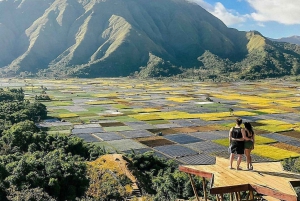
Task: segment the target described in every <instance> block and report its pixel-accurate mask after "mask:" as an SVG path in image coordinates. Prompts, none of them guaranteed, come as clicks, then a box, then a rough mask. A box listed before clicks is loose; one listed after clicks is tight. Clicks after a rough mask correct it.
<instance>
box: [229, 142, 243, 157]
mask: <svg viewBox="0 0 300 201" xmlns="http://www.w3.org/2000/svg"><path fill="white" fill-rule="evenodd" d="M231 153H233V154H244V142H243V141H233V142H232V143H231Z"/></svg>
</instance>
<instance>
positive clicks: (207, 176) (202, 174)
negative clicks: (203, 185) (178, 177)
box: [179, 166, 213, 179]
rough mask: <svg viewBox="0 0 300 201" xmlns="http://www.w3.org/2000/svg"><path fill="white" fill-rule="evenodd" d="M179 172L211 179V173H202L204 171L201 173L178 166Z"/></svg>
mask: <svg viewBox="0 0 300 201" xmlns="http://www.w3.org/2000/svg"><path fill="white" fill-rule="evenodd" d="M179 170H180V171H182V172H186V173H189V174H194V175H197V176H200V177H204V178H208V179H210V178H212V175H213V174H212V173H209V172H204V171H201V170H196V169H192V168H189V167H185V166H179Z"/></svg>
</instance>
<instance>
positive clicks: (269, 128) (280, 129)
mask: <svg viewBox="0 0 300 201" xmlns="http://www.w3.org/2000/svg"><path fill="white" fill-rule="evenodd" d="M255 128H256V129H259V130H265V131H269V132H273V133H277V132H283V131H289V130H293V125H291V124H285V125H271V124H270V125H264V126H256V127H255Z"/></svg>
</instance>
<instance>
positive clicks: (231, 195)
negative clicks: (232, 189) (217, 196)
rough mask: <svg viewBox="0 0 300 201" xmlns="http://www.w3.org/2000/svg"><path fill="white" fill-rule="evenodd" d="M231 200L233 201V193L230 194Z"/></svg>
mask: <svg viewBox="0 0 300 201" xmlns="http://www.w3.org/2000/svg"><path fill="white" fill-rule="evenodd" d="M229 200H230V201H233V193H230V194H229Z"/></svg>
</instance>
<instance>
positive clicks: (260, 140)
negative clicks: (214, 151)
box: [213, 135, 277, 146]
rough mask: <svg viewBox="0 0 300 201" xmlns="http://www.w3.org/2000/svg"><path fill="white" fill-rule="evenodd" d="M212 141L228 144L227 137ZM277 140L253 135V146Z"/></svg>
mask: <svg viewBox="0 0 300 201" xmlns="http://www.w3.org/2000/svg"><path fill="white" fill-rule="evenodd" d="M213 142H215V143H217V144H220V145H223V146H229V139H228V138H223V139H218V140H213ZM275 142H277V141H276V140H273V139H270V138H266V137H262V136H258V135H256V136H255V146H256V145H263V144H270V143H275Z"/></svg>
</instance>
